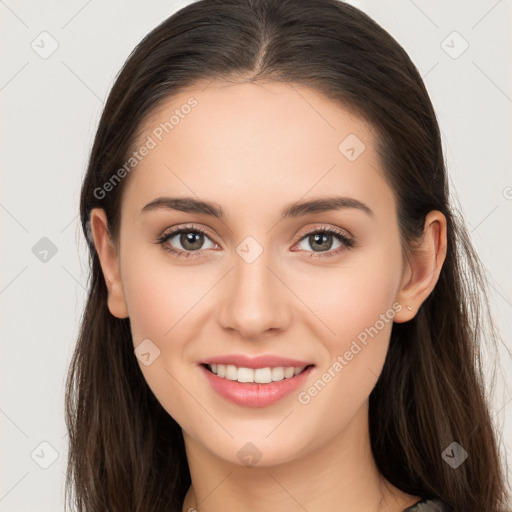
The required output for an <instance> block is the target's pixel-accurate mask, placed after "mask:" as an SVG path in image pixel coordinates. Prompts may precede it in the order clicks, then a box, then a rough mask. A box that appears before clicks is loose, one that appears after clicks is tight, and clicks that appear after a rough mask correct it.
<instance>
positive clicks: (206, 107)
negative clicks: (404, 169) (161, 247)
mask: <svg viewBox="0 0 512 512" xmlns="http://www.w3.org/2000/svg"><path fill="white" fill-rule="evenodd" d="M375 137H376V135H375V133H374V131H373V129H372V126H371V125H370V124H368V123H367V122H365V121H364V120H363V119H361V118H359V117H357V116H355V115H354V114H351V113H349V111H348V110H346V109H344V108H342V106H340V105H339V104H338V103H335V102H333V101H332V100H330V99H328V98H326V97H324V96H323V95H322V94H320V93H319V92H317V91H315V90H313V89H310V88H307V87H304V86H300V85H297V84H289V83H266V84H255V83H243V84H232V83H210V84H208V83H206V84H205V83H202V84H200V85H197V86H195V87H191V88H188V89H186V90H182V91H180V92H179V93H178V94H176V95H174V96H172V97H170V98H168V99H166V100H165V101H164V102H163V103H162V104H161V105H159V107H158V108H157V109H155V110H154V111H153V112H151V113H150V115H149V116H148V117H147V118H146V120H145V121H144V123H143V124H142V125H141V127H140V130H139V137H138V143H137V144H136V146H135V150H137V149H139V148H142V146H143V145H147V146H148V147H149V146H151V149H150V150H149V151H148V150H147V151H145V156H144V157H143V158H141V160H140V161H139V162H138V164H137V166H136V168H135V170H134V171H133V172H132V175H131V176H130V180H129V183H128V184H127V189H126V191H125V197H126V199H127V200H129V201H130V202H131V203H133V202H135V203H136V204H137V206H140V207H141V206H142V205H143V204H146V203H147V202H148V201H150V200H152V199H154V198H155V197H156V196H157V195H160V196H162V195H166V194H167V193H168V194H169V195H179V194H181V195H187V196H191V195H197V196H199V197H201V198H208V199H211V200H212V201H217V202H219V203H224V202H225V201H228V202H229V204H230V205H232V206H233V207H236V205H237V204H238V205H240V206H243V205H244V203H245V204H246V203H247V201H248V200H250V201H253V202H254V201H258V200H260V202H262V204H264V203H265V202H267V203H268V197H269V196H272V197H274V196H275V197H274V199H276V200H277V199H278V196H280V197H284V196H286V198H287V199H286V200H283V201H281V202H288V200H289V199H293V200H298V199H300V198H301V197H304V196H305V195H307V194H309V195H315V196H318V195H323V194H331V195H332V193H333V191H334V189H336V190H335V191H336V192H338V193H340V194H345V195H359V196H361V195H362V196H364V199H365V201H372V199H375V200H378V199H382V197H383V196H382V194H383V190H382V188H383V187H386V188H387V185H386V183H385V181H384V179H383V175H382V171H381V169H380V165H379V161H378V155H377V154H376V151H375V140H376V139H375ZM386 194H387V195H388V196H389V195H390V191H389V190H387V191H384V196H386ZM266 198H267V200H265V199H266ZM388 199H389V197H388ZM226 209H227V210H228V213H229V208H226Z"/></svg>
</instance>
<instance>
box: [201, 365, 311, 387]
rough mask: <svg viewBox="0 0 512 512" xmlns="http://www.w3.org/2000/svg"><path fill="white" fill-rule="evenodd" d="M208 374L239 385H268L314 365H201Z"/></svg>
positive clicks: (295, 374)
mask: <svg viewBox="0 0 512 512" xmlns="http://www.w3.org/2000/svg"><path fill="white" fill-rule="evenodd" d="M202 366H203V367H204V368H206V369H207V370H208V371H209V372H211V373H213V374H215V375H217V377H220V378H221V379H228V380H232V381H237V382H240V383H256V384H270V383H272V382H279V381H282V380H285V379H291V378H293V377H296V376H297V375H300V374H301V373H302V372H304V371H306V370H307V369H308V368H310V367H313V366H314V364H309V365H306V366H286V367H285V366H275V367H268V366H267V367H265V368H246V367H243V366H241V367H237V366H235V365H233V364H206V363H204V364H202Z"/></svg>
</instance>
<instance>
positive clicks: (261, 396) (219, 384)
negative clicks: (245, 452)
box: [199, 363, 315, 408]
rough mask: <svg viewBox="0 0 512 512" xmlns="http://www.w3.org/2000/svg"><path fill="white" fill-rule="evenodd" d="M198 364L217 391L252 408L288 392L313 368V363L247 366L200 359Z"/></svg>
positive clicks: (313, 369)
mask: <svg viewBox="0 0 512 512" xmlns="http://www.w3.org/2000/svg"><path fill="white" fill-rule="evenodd" d="M199 368H200V369H201V372H202V373H203V374H204V375H205V377H206V379H207V381H208V382H209V384H210V386H211V387H212V389H213V390H214V391H215V392H216V393H217V394H218V395H220V396H221V397H223V398H224V399H226V400H228V401H229V402H231V403H234V404H236V405H239V406H243V407H252V408H257V407H267V406H270V405H272V404H275V403H277V402H278V401H280V400H282V399H284V398H285V397H286V396H289V395H291V394H292V393H293V392H294V391H296V390H297V389H298V388H299V387H300V386H304V385H305V384H306V382H307V380H308V379H309V377H310V375H311V374H312V373H313V372H314V371H315V365H314V364H308V365H306V366H297V367H296V366H275V367H268V366H267V367H263V368H247V367H238V366H235V365H231V364H226V365H224V364H219V363H211V364H208V363H201V364H200V365H199Z"/></svg>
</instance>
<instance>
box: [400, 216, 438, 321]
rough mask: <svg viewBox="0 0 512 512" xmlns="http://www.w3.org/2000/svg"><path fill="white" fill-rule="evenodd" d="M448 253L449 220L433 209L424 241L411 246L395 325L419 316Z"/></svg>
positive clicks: (426, 219)
mask: <svg viewBox="0 0 512 512" xmlns="http://www.w3.org/2000/svg"><path fill="white" fill-rule="evenodd" d="M446 250H447V236H446V217H445V216H444V215H443V214H442V213H441V212H439V211H437V210H433V211H431V212H429V213H428V215H427V216H426V217H425V224H424V228H423V237H422V239H421V240H420V241H419V242H417V243H416V244H415V245H414V246H413V247H411V250H410V254H409V258H408V261H407V263H406V268H405V270H404V274H403V279H402V284H401V288H400V291H399V294H398V297H397V300H398V302H399V303H400V304H401V305H402V309H401V310H400V311H399V312H398V313H397V314H396V315H395V319H394V321H395V322H397V323H402V322H408V321H409V320H411V319H412V318H413V317H414V316H415V315H416V313H417V311H418V309H419V308H420V306H421V304H422V303H423V302H424V301H425V300H426V299H427V297H428V296H429V295H430V293H431V292H432V290H433V289H434V287H435V285H436V284H437V281H438V279H439V274H440V273H441V269H442V267H443V263H444V260H445V258H446Z"/></svg>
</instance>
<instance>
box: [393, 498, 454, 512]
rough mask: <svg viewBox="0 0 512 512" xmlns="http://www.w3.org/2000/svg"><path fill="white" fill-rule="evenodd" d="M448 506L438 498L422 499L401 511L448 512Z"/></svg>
mask: <svg viewBox="0 0 512 512" xmlns="http://www.w3.org/2000/svg"><path fill="white" fill-rule="evenodd" d="M448 511H449V509H448V506H447V505H446V504H445V503H444V502H443V501H441V500H439V499H431V500H427V499H422V500H421V501H419V502H418V503H416V505H413V506H412V507H408V508H406V509H405V510H404V511H403V512H448Z"/></svg>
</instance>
